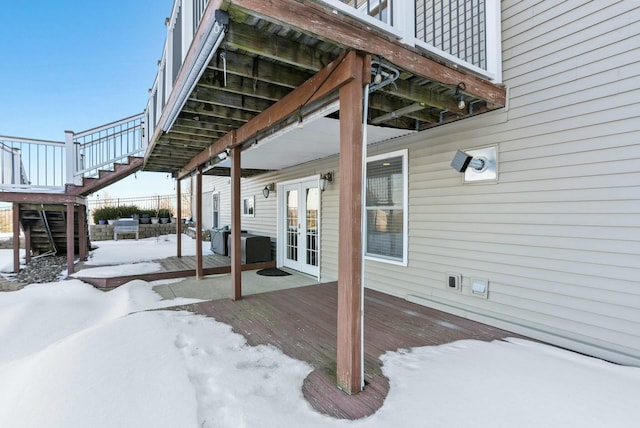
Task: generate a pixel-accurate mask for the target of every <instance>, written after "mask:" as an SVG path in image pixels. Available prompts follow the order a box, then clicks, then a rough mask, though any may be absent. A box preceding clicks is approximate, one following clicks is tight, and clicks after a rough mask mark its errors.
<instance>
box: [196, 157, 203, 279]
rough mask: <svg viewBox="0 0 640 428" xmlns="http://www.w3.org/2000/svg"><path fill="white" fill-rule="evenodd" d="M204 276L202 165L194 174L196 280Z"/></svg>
mask: <svg viewBox="0 0 640 428" xmlns="http://www.w3.org/2000/svg"><path fill="white" fill-rule="evenodd" d="M203 276H204V273H203V269H202V165H200V166H198V170H197V172H196V279H202V277H203Z"/></svg>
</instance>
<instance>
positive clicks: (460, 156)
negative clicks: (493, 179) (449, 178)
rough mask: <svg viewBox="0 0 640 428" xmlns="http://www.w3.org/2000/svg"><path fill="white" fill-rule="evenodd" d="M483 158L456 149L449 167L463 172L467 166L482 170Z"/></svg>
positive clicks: (483, 165)
mask: <svg viewBox="0 0 640 428" xmlns="http://www.w3.org/2000/svg"><path fill="white" fill-rule="evenodd" d="M485 164H486V162H485V159H482V158H481V157H475V158H474V157H473V156H471V155H470V154H468V153H465V152H463V151H462V150H458V151H457V152H456V154H455V156H454V157H453V160H452V161H451V168H453V169H455V170H456V171H458V172H465V171H466V170H467V168H469V167H471V168H473V169H475V170H476V171H482V169H483V168H484V167H485Z"/></svg>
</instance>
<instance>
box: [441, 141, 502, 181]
mask: <svg viewBox="0 0 640 428" xmlns="http://www.w3.org/2000/svg"><path fill="white" fill-rule="evenodd" d="M451 168H453V169H455V170H456V171H458V172H461V173H463V174H464V181H465V182H474V181H493V182H497V180H498V150H497V147H496V146H490V147H484V148H480V149H473V150H467V151H466V152H463V151H462V150H458V151H456V154H455V155H454V156H453V160H452V161H451Z"/></svg>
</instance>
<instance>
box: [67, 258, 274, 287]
mask: <svg viewBox="0 0 640 428" xmlns="http://www.w3.org/2000/svg"><path fill="white" fill-rule="evenodd" d="M154 261H155V262H157V263H159V264H160V265H161V269H160V271H158V272H153V273H147V274H141V275H127V276H118V277H111V278H92V277H85V276H82V269H83V268H92V267H96V266H95V265H86V264H84V263H79V264H78V265H77V266H76V272H77V277H78V278H80V279H82V280H83V281H84V282H87V283H89V284H91V285H93V286H94V287H96V288H100V289H111V288H115V287H117V286H119V285H122V284H125V283H127V282H129V281H132V280H134V279H141V280H144V281H157V280H160V279H173V278H187V277H191V276H196V258H195V256H182V257H177V256H173V257H167V258H165V259H160V260H154ZM275 265H276V262H275V261H270V262H261V263H248V264H243V265H242V267H241V268H242V270H243V271H248V270H258V269H265V268H270V267H275ZM202 268H203V269H202V270H203V275H205V276H206V275H219V274H223V273H229V272H231V258H230V257H227V256H221V255H218V254H209V255H205V256H202Z"/></svg>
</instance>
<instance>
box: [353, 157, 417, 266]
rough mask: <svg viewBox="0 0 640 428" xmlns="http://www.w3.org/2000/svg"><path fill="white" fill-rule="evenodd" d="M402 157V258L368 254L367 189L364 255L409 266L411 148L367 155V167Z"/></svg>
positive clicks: (364, 198)
mask: <svg viewBox="0 0 640 428" xmlns="http://www.w3.org/2000/svg"><path fill="white" fill-rule="evenodd" d="M395 157H402V186H403V188H404V189H403V190H404V191H403V195H402V260H400V259H395V258H390V257H384V256H381V255H378V254H368V253H367V230H368V229H367V219H368V215H366V213H367V212H368V210H367V202H366V194H367V193H366V189H365V193H364V195H363V209H364V212H365V215H364V216H363V222H364V227H363V230H364V232H365V235H364V236H363V237H362V238H363V240H364V245H363V252H364V254H363V256H364V259H365V260H371V261H376V262H382V263H388V264H393V265H398V266H407V265H408V263H409V257H408V255H409V150H408V149H402V150H396V151H393V152H388V153H383V154H379V155H375V156H369V157H367V167H368V166H369V163H370V162H375V161H379V160H383V159H388V158H395ZM364 182H365V185H366V183H367V175H366V169H365V176H364Z"/></svg>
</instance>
